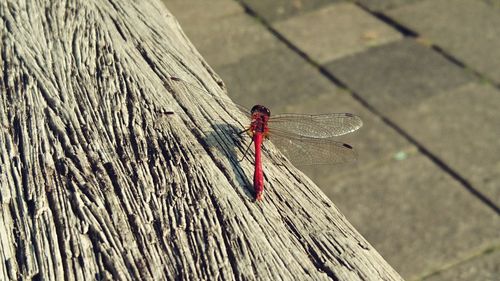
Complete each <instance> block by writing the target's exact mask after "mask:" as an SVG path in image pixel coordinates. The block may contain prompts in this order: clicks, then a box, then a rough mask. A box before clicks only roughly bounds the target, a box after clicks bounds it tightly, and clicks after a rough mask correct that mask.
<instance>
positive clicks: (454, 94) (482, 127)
mask: <svg viewBox="0 0 500 281" xmlns="http://www.w3.org/2000/svg"><path fill="white" fill-rule="evenodd" d="M498 105H500V90H498V89H497V88H494V87H492V86H489V85H488V84H479V83H470V84H467V85H464V86H463V87H460V88H459V89H455V90H452V91H449V92H446V93H442V94H440V95H437V96H434V97H432V98H429V99H428V100H426V101H424V102H422V103H421V104H419V105H417V106H415V107H412V108H410V109H407V110H402V111H400V112H398V113H396V114H395V119H396V120H397V123H398V124H399V125H400V126H401V127H402V128H403V129H404V130H405V131H407V132H408V133H410V134H411V135H412V136H414V138H415V139H416V140H417V141H418V142H420V143H421V144H422V145H423V146H425V147H426V148H427V149H429V150H430V151H431V152H432V153H433V154H435V155H436V156H438V157H439V158H440V159H442V160H443V161H444V162H445V163H447V164H448V165H449V166H450V167H452V168H453V169H454V170H455V171H457V172H458V173H459V174H460V175H461V176H463V177H464V178H466V179H467V180H468V181H469V182H470V183H471V184H472V185H473V186H474V187H475V188H477V189H478V190H479V191H480V192H482V193H483V194H485V195H487V196H488V197H489V198H490V200H492V201H493V202H495V203H496V205H497V206H500V188H499V183H500V157H499V155H500V142H499V140H500V122H499V120H500V110H499V108H498ZM499 234H500V233H499Z"/></svg>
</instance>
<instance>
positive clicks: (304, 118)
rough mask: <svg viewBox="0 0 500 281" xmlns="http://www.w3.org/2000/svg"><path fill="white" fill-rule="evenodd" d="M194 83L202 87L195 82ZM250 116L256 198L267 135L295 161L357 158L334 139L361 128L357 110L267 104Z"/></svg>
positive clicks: (310, 162) (309, 162) (259, 191)
mask: <svg viewBox="0 0 500 281" xmlns="http://www.w3.org/2000/svg"><path fill="white" fill-rule="evenodd" d="M171 79H172V80H174V81H179V82H184V83H188V82H185V81H183V80H181V79H180V78H177V77H171ZM188 84H190V83H188ZM190 85H191V84H190ZM191 86H194V87H195V88H198V89H200V88H199V87H197V86H196V85H191ZM201 90H202V91H204V92H206V91H205V90H203V89H201ZM231 103H232V102H231ZM238 107H239V109H240V110H241V111H244V112H248V111H247V110H246V109H244V108H242V107H241V106H238ZM246 114H248V113H246ZM249 118H250V125H249V127H248V128H247V129H245V130H244V131H242V132H241V133H240V134H242V133H245V132H247V133H248V134H249V135H250V136H251V137H252V142H251V143H250V144H249V145H248V148H247V149H246V151H245V153H244V157H245V156H246V154H247V153H248V151H249V149H250V147H251V145H252V143H254V144H255V171H254V177H253V182H254V192H255V200H256V201H259V200H262V194H263V191H264V174H263V170H262V157H261V154H262V153H261V147H262V142H263V140H264V139H271V141H272V142H273V144H275V145H276V146H277V147H278V148H279V150H280V151H281V152H282V153H283V154H284V155H285V156H286V157H287V158H288V159H289V160H290V161H291V162H292V163H294V164H295V165H316V164H336V163H343V162H349V161H353V160H355V159H356V153H355V151H354V150H353V148H352V146H350V145H349V144H346V143H342V142H337V141H335V140H333V137H337V136H341V135H345V134H348V133H351V132H354V131H356V130H357V129H359V128H361V126H362V125H363V122H362V121H361V118H359V117H358V116H356V115H354V114H351V113H330V114H319V115H308V114H280V115H276V116H273V117H271V111H270V110H269V109H268V108H267V107H265V106H263V105H255V106H254V107H253V108H252V109H251V110H250V116H249Z"/></svg>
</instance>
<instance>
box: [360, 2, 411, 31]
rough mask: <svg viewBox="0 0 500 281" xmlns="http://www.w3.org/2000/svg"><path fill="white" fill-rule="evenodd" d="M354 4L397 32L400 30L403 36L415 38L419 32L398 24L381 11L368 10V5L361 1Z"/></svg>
mask: <svg viewBox="0 0 500 281" xmlns="http://www.w3.org/2000/svg"><path fill="white" fill-rule="evenodd" d="M354 4H355V5H356V6H358V7H359V8H360V9H362V10H364V11H365V12H367V13H368V14H370V15H372V16H374V17H376V18H377V19H378V20H380V21H382V22H383V23H385V24H387V25H388V26H390V27H392V28H394V29H396V30H397V31H398V32H400V33H401V34H403V36H404V37H413V38H416V37H419V34H418V33H417V32H416V31H414V30H412V29H410V28H408V27H406V26H404V25H402V24H400V23H399V22H397V21H395V20H394V19H392V18H391V17H389V16H387V15H385V14H383V13H381V12H377V11H373V10H370V9H369V8H368V7H366V6H365V5H363V4H362V3H359V2H356V1H355V2H354Z"/></svg>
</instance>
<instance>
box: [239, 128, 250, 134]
mask: <svg viewBox="0 0 500 281" xmlns="http://www.w3.org/2000/svg"><path fill="white" fill-rule="evenodd" d="M248 130H250V128H248V129H245V130H243V131H241V132H239V133H238V135H239V136H241V135H243V134H244V133H246V132H248Z"/></svg>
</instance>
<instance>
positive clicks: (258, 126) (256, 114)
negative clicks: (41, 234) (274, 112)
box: [250, 105, 271, 134]
mask: <svg viewBox="0 0 500 281" xmlns="http://www.w3.org/2000/svg"><path fill="white" fill-rule="evenodd" d="M250 112H251V114H252V124H251V127H250V130H251V131H252V133H264V134H265V133H267V131H268V128H267V120H269V116H270V115H271V112H270V111H269V109H268V108H267V107H265V106H263V105H254V107H252V110H251V111H250Z"/></svg>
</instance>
